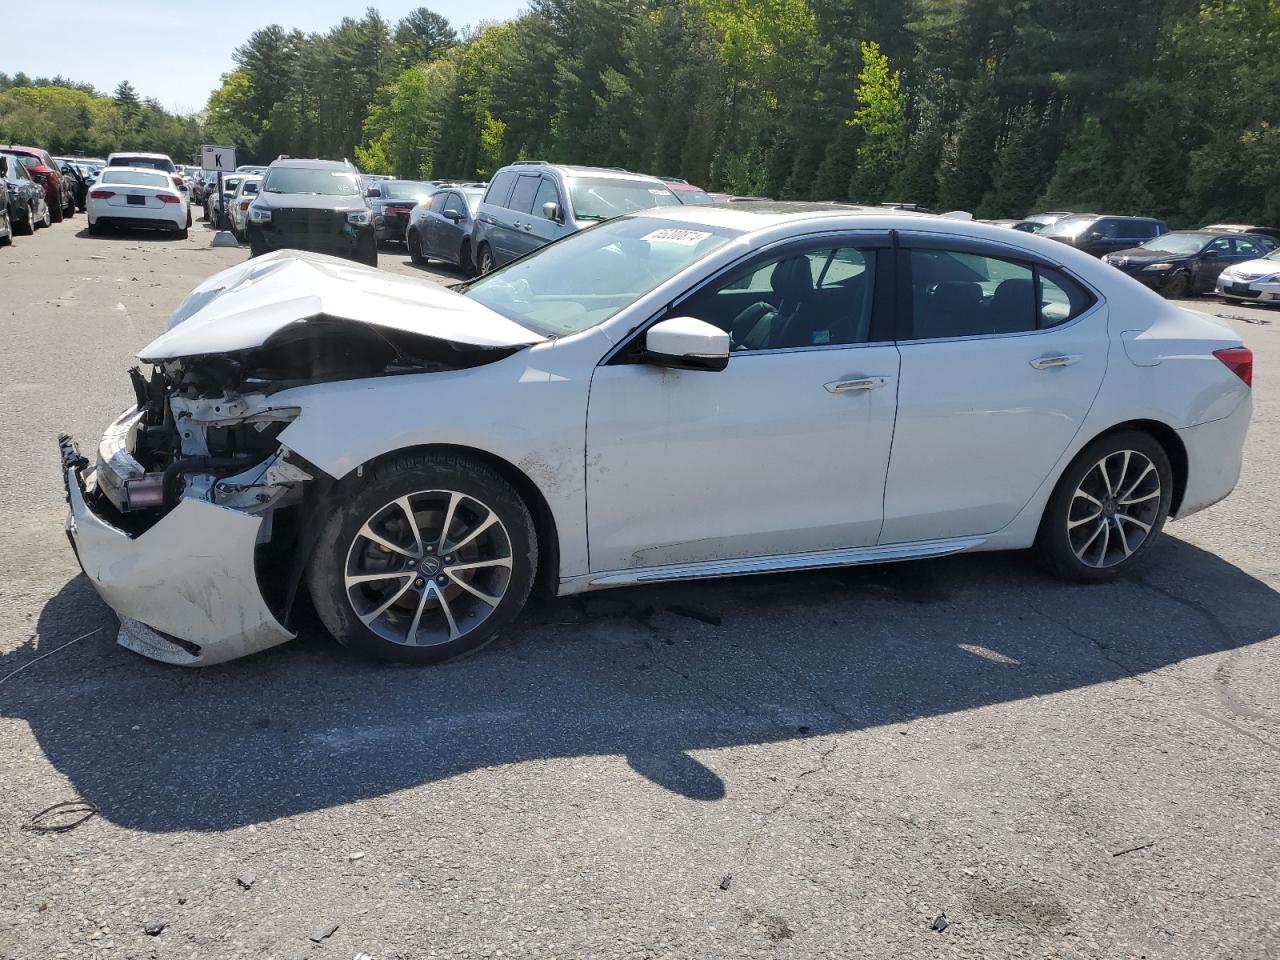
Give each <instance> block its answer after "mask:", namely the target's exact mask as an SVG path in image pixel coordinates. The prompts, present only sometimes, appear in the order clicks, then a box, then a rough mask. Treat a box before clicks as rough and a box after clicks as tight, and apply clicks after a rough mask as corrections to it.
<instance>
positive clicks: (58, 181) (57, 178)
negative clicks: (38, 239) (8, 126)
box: [0, 144, 76, 223]
mask: <svg viewBox="0 0 1280 960" xmlns="http://www.w3.org/2000/svg"><path fill="white" fill-rule="evenodd" d="M0 150H2V151H4V152H5V153H10V154H16V155H17V157H18V160H19V162H20V163H21V164H22V165H23V166H24V167H25V168H26V170H27V174H28V175H29V176H30V177H31V179H32V180H34V181H35V182H36V183H38V184H40V186H41V187H43V188H44V198H45V201H46V202H47V203H48V205H49V215H50V216H51V217H52V218H53V222H54V223H61V222H62V220H63V218H64V217H70V216H73V215H74V214H75V212H76V203H75V197H74V196H72V193H71V184H69V183H63V178H62V174H61V173H60V172H59V170H58V165H57V164H56V163H55V162H54V160H53V157H51V156H49V152H48V151H47V150H41V149H40V148H39V147H23V146H17V145H14V144H9V145H8V146H0Z"/></svg>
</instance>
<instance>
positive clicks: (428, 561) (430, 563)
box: [422, 557, 440, 577]
mask: <svg viewBox="0 0 1280 960" xmlns="http://www.w3.org/2000/svg"><path fill="white" fill-rule="evenodd" d="M422 572H423V573H425V574H426V575H427V576H428V577H434V576H435V575H436V574H437V573H439V572H440V561H439V560H437V559H436V558H435V557H423V558H422Z"/></svg>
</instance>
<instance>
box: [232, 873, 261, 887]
mask: <svg viewBox="0 0 1280 960" xmlns="http://www.w3.org/2000/svg"><path fill="white" fill-rule="evenodd" d="M257 882H258V875H257V874H256V873H254V872H253V871H252V870H246V871H245V872H244V873H242V874H240V876H238V877H236V883H238V884H240V886H241V887H243V888H244V889H245V890H250V889H252V888H253V885H254V884H255V883H257Z"/></svg>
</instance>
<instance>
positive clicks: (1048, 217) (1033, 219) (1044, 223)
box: [1025, 210, 1080, 233]
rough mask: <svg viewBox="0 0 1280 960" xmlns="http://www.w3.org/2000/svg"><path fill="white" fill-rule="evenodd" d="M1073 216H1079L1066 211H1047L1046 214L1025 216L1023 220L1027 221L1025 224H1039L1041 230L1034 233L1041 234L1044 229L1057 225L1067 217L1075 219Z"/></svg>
mask: <svg viewBox="0 0 1280 960" xmlns="http://www.w3.org/2000/svg"><path fill="white" fill-rule="evenodd" d="M1075 216H1080V214H1076V213H1070V212H1068V211H1066V210H1050V211H1048V212H1046V213H1033V214H1030V215H1029V216H1027V217H1026V218H1025V219H1026V220H1027V222H1029V223H1038V224H1040V227H1041V229H1040V230H1037V231H1035V232H1036V233H1043V232H1044V228H1045V227H1052V226H1053V225H1054V224H1055V223H1057V222H1058V221H1059V220H1064V219H1066V218H1067V217H1075Z"/></svg>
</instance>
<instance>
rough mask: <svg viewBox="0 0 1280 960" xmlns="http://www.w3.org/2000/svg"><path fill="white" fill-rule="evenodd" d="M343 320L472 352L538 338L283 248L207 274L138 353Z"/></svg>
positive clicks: (443, 295)
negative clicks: (165, 329) (164, 328)
mask: <svg viewBox="0 0 1280 960" xmlns="http://www.w3.org/2000/svg"><path fill="white" fill-rule="evenodd" d="M316 318H326V319H329V320H333V319H338V320H348V321H352V322H355V323H363V324H368V325H370V326H374V327H385V328H388V329H392V330H402V331H405V332H406V333H415V334H421V335H423V336H427V337H435V338H437V339H440V340H448V341H451V342H454V343H459V344H466V345H469V346H477V347H517V346H525V345H528V344H532V343H537V342H539V341H541V340H544V339H545V337H542V336H539V335H538V334H536V333H534V332H533V331H532V330H528V329H526V328H525V327H522V326H520V325H519V324H518V323H513V322H512V321H510V320H508V319H507V318H506V317H504V316H502V315H501V314H498V313H495V312H493V311H492V310H490V309H489V308H488V307H484V306H481V305H480V304H478V303H476V302H474V301H472V300H468V299H467V298H466V297H463V296H461V295H460V294H457V293H454V292H453V291H452V290H447V289H445V288H444V287H442V286H440V285H439V284H437V283H433V282H431V281H430V280H419V279H416V278H414V277H403V276H397V275H396V274H392V273H386V272H383V271H379V270H375V269H373V268H371V267H365V266H360V265H358V264H354V263H351V262H349V261H346V260H341V259H339V258H337V257H329V256H325V255H323V254H318V253H303V252H300V251H296V250H282V251H277V252H276V253H270V254H267V255H266V256H262V257H255V258H254V259H252V260H249V261H248V262H246V263H242V264H240V265H238V266H235V267H232V268H230V269H229V270H224V271H222V272H221V273H217V274H214V275H213V276H212V277H210V278H209V279H208V280H206V281H205V282H204V283H202V284H200V286H198V287H196V288H195V290H193V291H192V292H191V294H190V295H189V296H188V297H187V298H186V300H184V301H183V302H182V305H181V306H179V307H178V309H177V310H175V311H174V312H173V315H172V316H170V317H169V330H168V332H166V333H164V334H162V335H161V336H159V337H157V338H156V339H155V340H153V341H152V342H151V343H150V344H149V345H148V346H147V347H146V348H144V349H143V350H141V351H140V352H139V353H138V356H139V358H141V359H142V360H143V361H145V362H148V363H154V362H159V361H162V360H176V359H178V358H180V357H194V356H205V355H208V354H218V353H234V352H237V351H241V350H249V349H252V348H254V347H258V346H261V345H262V344H263V343H264V342H265V341H266V340H267V339H268V338H269V337H271V336H272V335H273V334H275V333H277V332H279V331H280V330H282V329H284V328H285V327H288V326H290V325H291V324H296V323H306V322H307V321H309V320H313V319H316Z"/></svg>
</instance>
